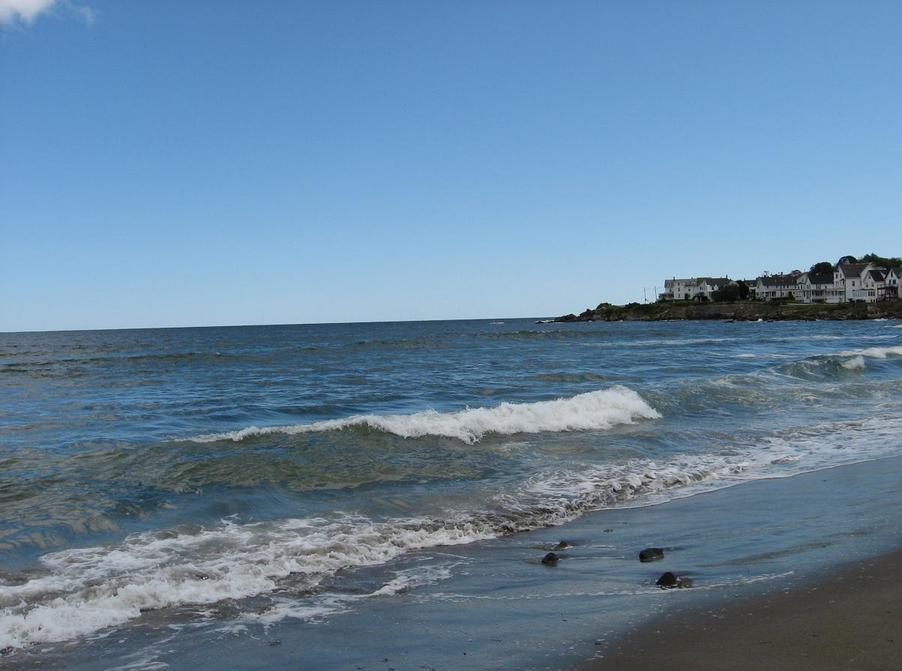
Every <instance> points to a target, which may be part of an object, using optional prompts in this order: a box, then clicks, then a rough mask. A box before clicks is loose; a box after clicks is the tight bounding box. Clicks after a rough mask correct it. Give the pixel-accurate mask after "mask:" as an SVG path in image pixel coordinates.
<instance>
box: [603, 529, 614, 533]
mask: <svg viewBox="0 0 902 671" xmlns="http://www.w3.org/2000/svg"><path fill="white" fill-rule="evenodd" d="M604 532H605V533H606V534H610V533H613V532H614V530H613V529H605V530H604Z"/></svg>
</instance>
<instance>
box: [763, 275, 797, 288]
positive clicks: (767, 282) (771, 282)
mask: <svg viewBox="0 0 902 671" xmlns="http://www.w3.org/2000/svg"><path fill="white" fill-rule="evenodd" d="M798 279H799V277H798V275H766V276H762V277H759V278H758V281H759V282H761V284H763V285H764V286H766V287H788V286H795V285H796V283H797V282H798Z"/></svg>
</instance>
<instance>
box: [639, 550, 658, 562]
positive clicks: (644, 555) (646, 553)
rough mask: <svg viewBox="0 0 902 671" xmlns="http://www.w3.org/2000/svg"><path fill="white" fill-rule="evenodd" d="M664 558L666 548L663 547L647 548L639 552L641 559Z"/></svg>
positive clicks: (644, 560)
mask: <svg viewBox="0 0 902 671" xmlns="http://www.w3.org/2000/svg"><path fill="white" fill-rule="evenodd" d="M659 559H664V550H662V549H661V548H645V549H644V550H642V551H641V552H639V561H641V562H649V561H658V560H659Z"/></svg>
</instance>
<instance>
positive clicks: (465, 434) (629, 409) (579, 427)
mask: <svg viewBox="0 0 902 671" xmlns="http://www.w3.org/2000/svg"><path fill="white" fill-rule="evenodd" d="M660 416H661V415H660V414H659V413H658V412H657V411H656V410H655V409H654V408H652V407H651V406H650V405H648V403H646V402H645V400H644V399H643V398H642V397H641V396H639V394H637V393H636V392H635V391H633V390H632V389H628V388H626V387H621V386H615V387H611V388H610V389H603V390H600V391H592V392H588V393H585V394H577V395H576V396H572V397H570V398H559V399H557V400H553V401H538V402H535V403H502V404H501V405H498V406H495V407H491V408H467V409H466V410H460V411H457V412H446V413H441V412H436V411H435V410H426V411H424V412H418V413H414V414H411V415H355V416H352V417H347V418H345V419H333V420H326V421H322V422H315V423H312V424H295V425H289V426H268V427H256V426H251V427H248V428H246V429H241V430H238V431H228V432H224V433H213V434H208V435H204V436H198V437H195V438H192V439H191V440H193V441H195V442H201V443H208V442H213V441H218V440H232V441H241V440H244V439H246V438H250V437H253V436H263V435H268V434H288V435H292V434H299V433H316V432H322V431H340V430H342V429H348V428H351V427H359V426H366V427H370V428H372V429H377V430H379V431H385V432H386V433H392V434H394V435H397V436H401V437H402V438H422V437H424V436H441V437H445V438H456V439H458V440H461V441H463V442H465V443H475V442H476V441H478V440H479V439H480V438H482V437H483V436H485V435H486V434H490V433H491V434H501V435H512V434H517V433H542V432H546V431H599V430H605V429H609V428H611V427H613V426H616V425H618V424H630V423H632V422H634V421H636V420H638V419H658V418H660Z"/></svg>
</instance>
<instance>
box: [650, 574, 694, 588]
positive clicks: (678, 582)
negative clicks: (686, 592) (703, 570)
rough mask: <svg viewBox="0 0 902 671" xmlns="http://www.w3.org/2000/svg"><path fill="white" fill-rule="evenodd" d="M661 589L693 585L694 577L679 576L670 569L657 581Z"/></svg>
mask: <svg viewBox="0 0 902 671" xmlns="http://www.w3.org/2000/svg"><path fill="white" fill-rule="evenodd" d="M655 584H656V585H657V586H658V587H660V588H661V589H673V588H674V587H681V588H688V587H692V578H685V577H677V576H675V575H674V574H673V573H671V572H670V571H667V572H666V573H664V574H663V575H662V576H661V577H660V578H658V581H657V582H656V583H655Z"/></svg>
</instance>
